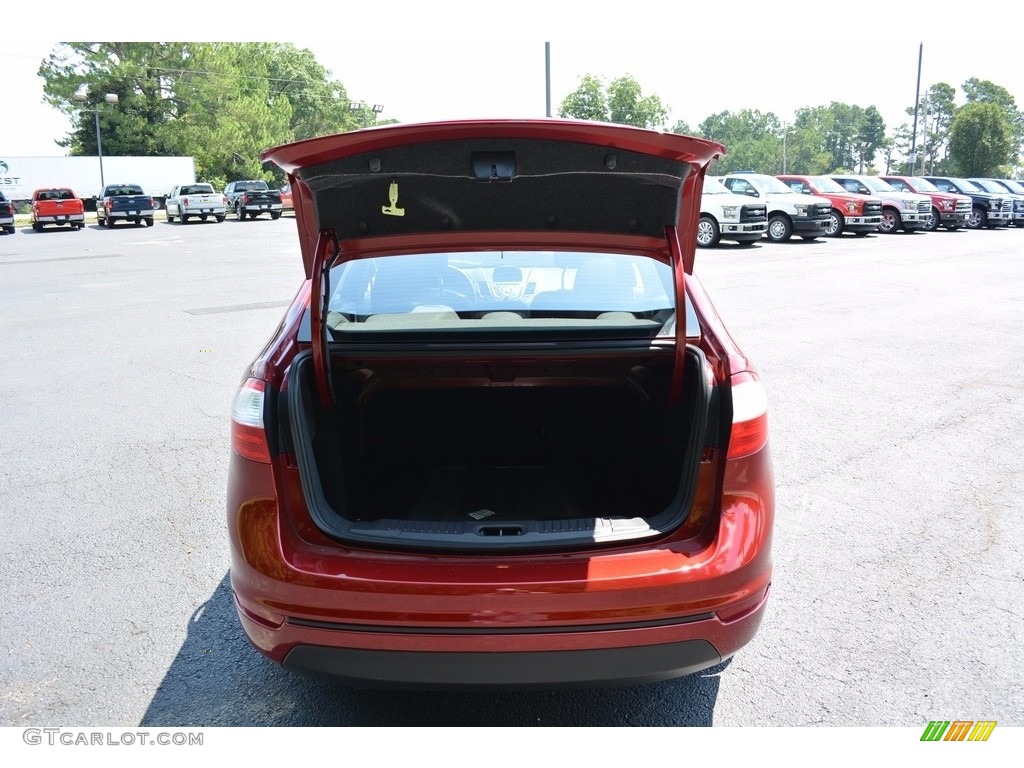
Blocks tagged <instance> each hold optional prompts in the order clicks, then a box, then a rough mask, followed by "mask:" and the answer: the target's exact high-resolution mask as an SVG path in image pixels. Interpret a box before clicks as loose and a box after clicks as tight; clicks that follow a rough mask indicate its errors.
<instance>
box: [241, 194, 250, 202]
mask: <svg viewBox="0 0 1024 768" xmlns="http://www.w3.org/2000/svg"><path fill="white" fill-rule="evenodd" d="M248 202H249V193H248V192H243V193H242V203H243V204H245V203H248Z"/></svg>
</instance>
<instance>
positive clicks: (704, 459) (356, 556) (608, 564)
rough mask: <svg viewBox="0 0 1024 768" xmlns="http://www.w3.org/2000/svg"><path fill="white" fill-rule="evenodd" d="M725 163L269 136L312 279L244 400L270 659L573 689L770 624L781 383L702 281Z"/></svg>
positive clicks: (385, 136)
mask: <svg viewBox="0 0 1024 768" xmlns="http://www.w3.org/2000/svg"><path fill="white" fill-rule="evenodd" d="M723 152H724V149H723V147H722V146H721V145H719V144H715V143H713V142H710V141H705V140H702V139H696V138H690V137H686V136H679V135H675V134H668V133H658V132H653V131H646V130H641V129H637V128H630V127H625V126H614V125H607V124H600V123H591V122H582V121H568V120H487V121H485V120H474V121H464V122H446V123H433V124H421V125H392V126H386V127H380V128H373V129H368V130H362V131H354V132H348V133H344V134H341V135H337V136H329V137H321V138H315V139H309V140H306V141H301V142H297V143H294V144H289V145H285V146H282V147H277V148H275V149H271V150H267V151H265V152H264V153H263V154H262V156H261V159H262V160H263V161H271V162H274V163H276V164H277V165H279V166H280V167H281V168H282V169H283V170H284V171H286V172H287V173H288V174H289V180H290V181H291V183H292V184H293V185H294V184H296V183H297V182H298V181H300V180H301V182H302V184H301V188H302V190H303V194H302V195H300V196H298V197H296V218H297V229H298V236H299V241H300V247H301V252H302V258H303V264H304V268H305V273H306V280H305V282H304V283H303V284H302V286H301V288H300V289H299V291H298V294H297V296H296V298H295V300H294V303H293V304H292V306H291V307H290V309H289V310H288V311H287V312H286V314H285V317H284V319H283V322H282V323H281V325H280V327H279V328H278V329H277V330H276V331H275V332H274V334H273V335H272V337H271V338H270V340H269V341H268V343H267V344H266V346H265V347H264V349H263V351H262V352H260V353H259V354H258V355H257V357H256V358H255V360H254V361H253V362H252V363H251V365H250V366H249V368H248V370H247V371H246V372H245V374H244V376H243V378H242V383H241V386H240V388H239V390H238V393H237V396H236V398H235V401H234V404H233V407H232V447H233V450H232V453H231V460H230V467H229V480H228V502H227V503H228V509H227V513H228V514H227V516H228V527H229V532H230V542H231V553H232V563H231V584H232V588H233V591H234V595H235V602H236V607H237V610H238V615H239V618H240V620H241V624H242V626H243V627H244V630H245V632H246V634H247V635H248V637H249V639H250V640H251V642H252V643H253V645H254V646H255V647H256V648H257V649H258V650H259V651H261V652H262V653H263V654H265V655H266V656H268V657H269V658H271V659H273V660H274V661H275V662H277V663H280V664H282V665H284V666H285V667H286V668H290V669H294V670H296V671H302V672H309V673H317V674H327V675H331V676H335V677H336V678H339V679H341V680H344V681H347V682H348V683H350V684H355V685H367V686H371V685H372V686H389V687H416V688H433V687H559V686H575V685H600V686H605V685H618V684H634V683H642V682H653V681H658V680H665V679H669V678H673V677H678V676H682V675H686V674H690V673H693V672H696V671H699V670H702V669H705V668H708V667H711V666H714V665H716V664H718V663H720V662H721V661H722V660H724V659H726V658H728V657H730V656H732V655H733V654H735V653H736V652H737V651H739V650H740V649H741V648H742V647H743V646H744V645H745V644H746V643H747V642H748V641H750V639H751V638H752V637H753V636H754V634H755V632H756V631H757V628H758V625H759V624H760V623H761V620H762V616H763V614H764V611H765V605H766V601H767V599H768V592H769V587H770V584H771V578H772V559H771V541H772V528H773V517H774V498H775V485H774V480H773V474H772V464H771V458H770V453H769V447H768V427H767V398H766V394H765V390H764V388H763V386H762V384H761V382H760V380H759V378H758V375H757V373H756V370H755V367H754V365H753V364H752V363H751V361H750V360H749V359H748V358H747V356H746V355H745V354H744V353H743V351H742V350H741V349H740V347H739V346H738V345H737V343H736V342H735V341H734V340H733V338H732V336H731V335H730V334H729V332H728V331H727V330H726V328H725V327H724V326H723V324H722V321H721V319H720V318H719V316H718V314H717V313H716V311H715V309H714V307H713V306H712V303H711V299H710V298H709V296H708V294H707V293H706V292H705V290H704V289H703V287H702V286H701V284H700V282H699V281H698V280H697V278H696V277H695V276H694V274H693V262H694V255H695V250H696V231H697V223H698V219H699V215H700V201H701V187H702V184H703V179H704V174H705V172H706V170H707V166H708V164H709V163H710V162H711V161H712V160H713V159H714V158H715V157H717V156H719V155H721V154H722V153H723ZM677 308H681V309H680V311H677Z"/></svg>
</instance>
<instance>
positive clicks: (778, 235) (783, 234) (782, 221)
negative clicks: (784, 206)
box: [768, 213, 793, 243]
mask: <svg viewBox="0 0 1024 768" xmlns="http://www.w3.org/2000/svg"><path fill="white" fill-rule="evenodd" d="M792 236H793V225H792V224H791V223H790V221H789V219H788V218H787V217H786V216H784V215H782V214H781V213H777V214H774V215H773V216H772V217H771V218H770V219H768V239H769V240H771V241H772V242H773V243H784V242H786V241H787V240H789V238H791V237H792Z"/></svg>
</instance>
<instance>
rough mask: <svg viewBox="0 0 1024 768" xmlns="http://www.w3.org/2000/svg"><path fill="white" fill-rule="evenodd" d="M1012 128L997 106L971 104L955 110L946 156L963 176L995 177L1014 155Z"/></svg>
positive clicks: (1001, 109) (980, 103)
mask: <svg viewBox="0 0 1024 768" xmlns="http://www.w3.org/2000/svg"><path fill="white" fill-rule="evenodd" d="M1014 139H1015V137H1014V132H1013V127H1012V126H1011V125H1010V123H1009V121H1008V120H1007V118H1006V113H1005V111H1004V109H1003V108H1002V107H1000V106H999V105H998V104H994V103H991V102H977V101H976V102H973V103H970V104H965V105H964V106H962V107H960V109H958V110H957V113H956V117H955V118H953V125H952V126H951V128H950V138H949V152H950V156H951V159H952V161H953V163H954V164H955V166H956V168H957V170H958V171H959V173H960V175H962V176H997V175H1000V173H1001V171H1000V168H1001V166H1004V165H1008V164H1011V163H1012V162H1013V158H1014V155H1015V149H1016V146H1015V143H1014Z"/></svg>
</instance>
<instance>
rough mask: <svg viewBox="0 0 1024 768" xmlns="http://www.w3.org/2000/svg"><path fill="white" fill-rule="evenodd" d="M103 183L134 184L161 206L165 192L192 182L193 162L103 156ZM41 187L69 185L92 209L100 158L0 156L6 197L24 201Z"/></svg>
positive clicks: (0, 183)
mask: <svg viewBox="0 0 1024 768" xmlns="http://www.w3.org/2000/svg"><path fill="white" fill-rule="evenodd" d="M103 182H104V183H106V184H114V183H123V184H138V185H139V186H141V187H142V189H143V190H144V191H145V192H146V194H147V195H151V196H152V197H153V201H154V203H155V204H156V206H157V207H158V208H163V207H164V200H165V198H166V197H167V193H168V192H170V191H171V189H172V188H173V187H176V186H178V185H180V184H195V182H196V165H195V159H194V158H191V157H135V156H131V157H125V156H118V155H111V156H107V155H104V156H103ZM41 187H70V188H71V189H73V190H74V191H75V193H76V194H77V195H78V196H79V197H81V198H82V199H83V200H84V201H85V205H86V209H88V210H95V206H96V197H97V195H99V193H100V191H101V190H102V188H103V183H101V181H100V161H99V158H98V157H96V156H95V155H92V156H76V157H10V156H6V155H0V192H3V193H4V194H5V195H6V196H7V199H8V200H14V201H16V202H25V201H28V200H30V199H31V198H32V192H33V191H34V190H36V189H39V188H41Z"/></svg>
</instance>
